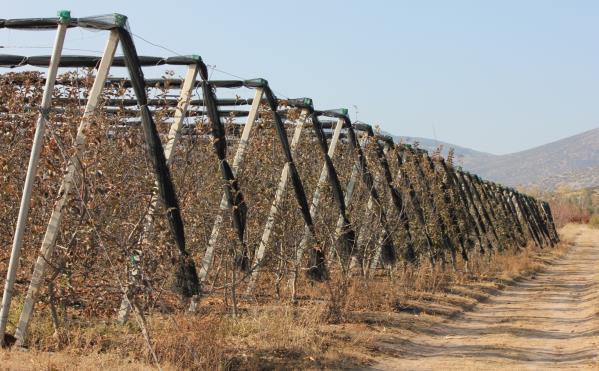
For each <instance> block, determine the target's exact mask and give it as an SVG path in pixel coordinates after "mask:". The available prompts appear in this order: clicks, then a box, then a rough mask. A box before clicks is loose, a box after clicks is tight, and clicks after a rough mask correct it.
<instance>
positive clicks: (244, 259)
mask: <svg viewBox="0 0 599 371" xmlns="http://www.w3.org/2000/svg"><path fill="white" fill-rule="evenodd" d="M0 25H1V26H2V27H6V28H17V29H23V28H27V29H39V28H43V29H54V28H55V29H56V30H57V35H56V41H55V44H54V49H53V53H52V55H51V56H50V57H25V56H7V55H4V56H0V66H5V67H11V66H24V65H31V66H39V67H47V72H46V77H45V79H44V83H45V86H44V90H43V98H42V100H41V105H40V106H39V115H38V119H37V124H36V132H35V135H34V141H33V146H32V150H31V155H30V160H29V166H28V168H27V172H26V176H25V182H24V190H23V193H22V198H21V204H20V208H19V213H18V217H17V223H16V228H15V232H14V235H13V244H12V250H11V257H10V264H9V267H8V271H7V279H6V282H5V288H4V294H3V298H2V308H1V311H0V334H1V333H4V331H5V328H6V324H7V318H8V312H9V310H10V305H11V299H12V294H13V290H14V283H15V278H16V272H17V266H18V262H19V258H20V256H21V246H22V244H23V237H24V234H25V228H26V221H27V214H28V211H29V209H30V200H31V194H32V189H33V183H34V179H35V174H36V171H37V168H38V162H39V158H40V152H41V148H42V146H43V138H44V129H45V125H46V122H47V121H48V120H49V117H50V116H49V115H50V113H52V112H53V113H61V112H67V111H68V109H69V107H73V106H75V107H80V106H85V108H84V109H83V114H82V116H81V121H80V123H79V127H78V130H77V135H76V137H75V139H74V147H75V148H74V151H73V154H72V155H70V156H69V157H68V158H66V159H65V163H64V164H63V166H64V167H65V169H66V170H65V172H64V176H63V178H62V182H61V185H60V189H59V191H58V195H57V197H56V198H55V204H54V206H53V209H52V212H51V216H50V222H49V223H48V225H47V227H46V231H45V234H44V238H43V241H42V247H41V252H40V255H39V257H38V259H37V261H36V263H35V266H34V270H33V275H32V278H31V282H30V284H29V290H28V292H27V294H26V297H25V302H24V306H23V310H22V312H21V316H20V320H19V323H18V325H17V326H16V337H17V339H18V343H19V344H20V345H23V344H25V342H26V335H27V328H28V325H29V323H30V320H31V316H32V313H33V309H34V304H35V303H36V301H37V300H38V296H39V290H40V288H41V286H42V282H43V280H44V277H45V272H46V270H47V267H48V264H51V262H52V259H53V255H54V253H55V247H56V241H57V238H58V234H59V232H60V230H61V227H60V225H61V221H62V219H63V214H64V212H65V207H66V205H67V203H68V202H69V196H70V195H71V194H72V193H73V190H74V187H76V183H77V177H82V176H83V173H85V166H84V165H83V163H84V157H85V146H86V142H87V133H88V130H90V129H91V128H93V127H94V125H96V123H95V122H96V121H99V119H98V118H97V117H112V116H116V117H117V119H116V120H117V121H116V122H117V124H115V125H113V126H111V129H110V130H111V131H110V133H111V134H110V135H112V136H118V133H117V132H118V131H119V130H124V131H127V130H132V128H135V127H136V126H139V125H141V128H142V129H143V133H144V140H145V148H146V152H147V155H148V156H147V158H148V159H149V160H150V163H151V168H152V169H153V174H154V181H153V187H150V189H149V190H148V199H147V201H148V203H147V206H146V207H145V209H144V212H143V215H142V216H143V218H142V219H141V220H140V223H138V224H140V227H139V228H137V226H136V227H135V228H134V229H133V230H132V231H131V234H134V233H135V234H136V236H137V237H136V238H137V242H136V243H135V244H134V245H135V246H138V248H139V249H141V250H144V251H151V250H152V246H153V243H154V241H156V238H157V237H156V235H157V234H158V233H156V232H155V229H156V228H158V230H159V231H162V230H163V229H164V228H163V227H164V226H162V225H161V224H160V219H161V218H158V217H157V216H159V215H160V214H161V213H164V214H165V215H166V220H167V221H168V230H169V232H170V235H171V243H173V244H174V246H175V247H176V248H177V251H178V253H177V257H176V259H175V260H176V264H175V266H176V268H175V272H174V281H175V285H174V288H175V289H176V291H177V292H178V293H179V294H181V295H182V296H183V297H184V298H191V299H192V301H191V304H192V307H193V306H195V305H196V302H197V300H198V298H200V296H201V295H202V294H207V293H208V290H207V288H206V287H208V286H210V287H211V290H214V289H215V287H216V286H217V285H215V282H216V281H218V280H219V269H220V266H218V267H217V268H216V269H214V262H215V261H216V260H217V258H218V259H219V261H220V262H225V263H226V262H227V261H229V262H230V263H231V265H232V266H236V267H237V268H238V269H240V270H241V274H240V275H239V276H237V273H236V269H232V270H231V271H232V275H233V276H232V279H231V280H230V281H228V279H227V278H226V277H225V278H224V281H223V282H222V285H221V286H222V287H225V288H227V289H230V290H231V291H232V295H233V298H234V299H233V300H236V294H235V290H236V289H237V288H239V287H241V286H245V294H246V296H247V297H249V296H255V295H258V293H259V292H260V290H261V286H260V282H261V281H264V280H263V278H262V277H263V276H264V274H265V273H269V274H270V273H272V274H275V275H276V276H277V282H278V281H280V279H281V278H282V277H283V276H286V277H287V279H288V281H289V286H290V288H291V289H290V292H291V297H292V298H293V299H294V300H297V290H298V287H297V285H298V279H299V278H300V274H299V272H300V270H305V272H306V273H307V275H306V276H307V277H308V278H309V279H311V280H314V281H317V282H319V281H324V280H327V279H328V278H329V277H330V275H331V274H341V275H346V276H347V275H351V274H354V273H355V272H356V271H358V272H359V273H361V274H363V275H365V276H373V275H376V272H377V270H378V268H391V269H392V267H393V266H394V265H395V264H396V263H397V262H401V263H402V264H403V265H404V266H406V265H409V264H420V262H421V261H423V260H424V261H429V262H430V264H431V265H435V264H438V263H441V264H445V263H446V260H447V259H448V258H449V259H450V262H451V264H452V267H453V268H454V269H457V266H458V264H457V263H458V260H459V259H461V260H462V261H463V262H464V264H465V265H466V267H467V262H468V260H469V256H471V255H472V254H490V253H500V252H501V251H503V250H506V249H508V248H514V249H520V248H525V247H526V246H527V245H528V243H529V242H531V241H532V242H533V243H534V244H536V245H538V246H540V247H544V246H554V245H555V244H556V243H558V242H559V237H558V234H557V231H556V228H555V225H554V223H553V219H552V216H551V210H550V207H549V205H548V204H547V203H546V202H542V201H538V200H536V199H534V198H532V197H530V196H527V195H524V194H521V193H519V192H517V191H515V190H514V189H511V188H506V187H503V186H501V185H499V184H496V183H493V182H489V181H483V180H481V179H480V178H479V177H477V176H475V175H472V174H469V173H467V172H464V171H462V170H460V169H458V168H456V167H455V165H454V164H453V162H452V161H451V160H452V159H451V158H449V159H448V160H447V161H446V160H445V159H444V158H442V157H441V156H440V153H434V154H433V155H432V156H431V155H429V154H428V153H427V152H426V151H423V150H421V149H419V148H417V147H414V146H410V145H407V144H402V143H394V142H393V140H392V139H391V138H390V137H386V136H382V135H379V134H377V133H376V131H375V130H374V129H373V128H372V127H371V126H369V125H367V124H364V123H360V122H356V123H352V121H351V120H350V118H349V116H348V114H347V110H345V109H340V110H317V109H315V108H314V104H313V102H312V100H311V99H309V98H300V99H285V100H281V99H278V98H277V97H276V96H275V94H274V93H273V91H272V89H271V87H270V85H269V83H268V82H267V81H266V80H264V79H253V80H245V81H242V80H227V81H222V80H209V79H208V71H207V68H206V65H205V64H204V63H203V62H202V59H201V58H200V57H197V56H189V57H171V58H160V57H139V56H138V55H137V52H136V50H135V46H134V44H133V41H132V38H131V34H130V32H129V30H128V28H127V24H126V17H124V16H122V15H112V16H108V17H100V18H98V17H94V18H71V17H70V14H69V13H68V12H61V13H59V17H58V18H52V19H25V20H4V21H0ZM71 27H86V28H93V29H100V30H106V31H107V33H108V41H107V44H106V47H105V50H104V53H103V55H102V56H101V57H89V56H88V57H83V56H65V55H62V45H63V43H64V39H65V35H66V32H67V29H68V28H71ZM119 42H120V43H121V45H122V50H123V57H115V52H116V49H117V45H118V43H119ZM156 65H183V66H187V71H186V74H185V77H184V78H183V79H175V78H161V79H147V80H146V79H144V74H143V71H142V67H143V66H156ZM111 66H115V67H127V71H128V73H129V78H114V77H109V76H108V73H109V70H110V68H111ZM60 67H90V68H95V70H96V73H95V76H94V80H93V85H92V86H91V88H90V90H89V92H88V93H89V94H88V95H87V96H83V97H81V96H77V97H75V98H73V97H58V98H56V99H55V103H57V106H53V105H52V103H53V101H52V96H53V94H54V93H55V84H57V85H56V86H58V87H60V86H63V87H64V86H68V85H69V84H70V85H71V86H72V85H74V84H78V83H80V82H81V80H80V79H79V77H78V76H77V77H76V78H75V79H70V80H68V81H63V82H61V81H60V80H57V72H58V69H59V68H60ZM198 76H199V78H198ZM14 83H15V84H19V81H18V79H15V80H14ZM111 84H113V85H114V84H116V85H118V86H119V87H120V88H121V89H128V91H131V97H129V96H123V95H121V96H117V95H115V94H106V91H105V89H106V88H107V87H108V86H111ZM152 89H162V92H163V95H164V96H163V97H161V98H151V97H148V93H149V91H151V90H152ZM223 89H227V90H230V89H243V90H244V92H245V91H247V90H248V89H249V90H251V91H253V96H252V97H248V98H243V97H240V96H238V97H236V98H234V99H218V98H217V95H218V94H219V92H220V91H221V90H223ZM174 91H176V92H177V95H178V97H177V98H170V95H172V94H167V93H166V92H174ZM200 92H201V97H200V96H198V97H194V95H198V94H200ZM34 103H35V101H34V100H32V105H31V107H30V109H31V110H35V109H37V108H36V107H35V104H34ZM242 107H247V109H248V110H247V111H244V110H242ZM4 111H8V112H7V114H9V115H10V110H4ZM111 115H112V116H111ZM161 115H165V116H166V117H167V119H165V120H162V119H159V118H160V117H162V116H161ZM7 117H9V116H7ZM135 118H138V119H135ZM156 122H158V123H159V124H160V123H162V124H163V125H162V127H166V128H167V129H166V132H161V130H160V125H158V126H157V125H156ZM204 130H206V132H204ZM110 135H109V136H110ZM161 136H162V139H161ZM289 136H291V140H289ZM198 138H199V139H198ZM204 139H205V140H206V141H207V143H209V144H210V146H212V150H211V153H212V160H211V161H213V165H214V166H215V167H217V168H218V172H219V173H220V177H219V178H220V180H219V182H218V185H219V186H220V187H222V190H223V191H222V193H221V191H220V189H221V188H217V189H218V190H217V191H216V193H215V192H214V189H211V190H210V192H211V193H210V194H213V195H214V196H215V197H216V198H215V199H214V200H213V199H212V198H211V197H208V196H207V195H206V194H202V193H201V192H196V194H194V196H195V197H193V198H190V197H186V198H185V200H186V201H185V202H184V203H181V202H180V200H179V197H178V194H181V193H185V191H186V189H181V186H179V188H178V192H177V191H176V190H175V181H174V180H173V179H175V180H178V181H179V182H180V184H182V185H183V186H184V185H185V184H187V183H185V181H186V179H187V178H185V177H184V176H183V175H181V173H183V174H185V173H186V169H188V168H189V166H191V165H185V164H184V165H183V166H181V165H179V163H182V162H183V163H185V162H186V163H191V162H192V161H191V160H185V158H184V157H182V156H181V155H180V154H178V152H177V151H178V149H179V148H183V147H186V146H188V147H189V150H188V151H187V158H192V157H193V156H199V158H201V159H204V157H203V155H201V156H200V154H199V153H198V152H197V150H196V149H195V147H194V146H195V143H196V142H197V140H204ZM268 140H270V142H268V143H272V144H273V145H272V156H271V158H270V159H265V158H264V157H260V158H258V157H259V156H258V154H260V151H266V150H271V149H270V147H268V148H266V147H259V146H258V147H255V146H256V143H261V144H260V145H263V146H265V145H266V144H265V143H267V141H268ZM261 141H262V142H261ZM275 143H276V146H275V145H274V144H275ZM139 144H141V143H139ZM314 146H315V147H317V148H316V149H314ZM275 147H276V148H278V150H277V151H275V150H274V148H275ZM306 147H307V148H306ZM214 154H215V155H216V156H214ZM252 155H253V156H254V158H253V157H252ZM231 157H232V159H231ZM206 158H207V157H206ZM268 161H271V162H268ZM211 163H212V162H211ZM196 165H199V164H196ZM250 165H251V166H250ZM262 165H264V166H262ZM210 166H212V165H210ZM251 169H259V171H260V173H257V174H254V175H255V176H256V177H262V176H263V177H264V178H265V181H267V182H268V184H271V185H272V187H271V188H270V189H269V191H268V192H267V196H266V197H260V194H261V193H260V191H262V189H261V187H260V186H256V185H255V182H253V181H254V180H255V179H251V178H249V177H248V175H247V173H246V172H247V171H251ZM195 170H197V169H194V171H193V173H194V176H197V177H200V178H201V179H202V180H203V181H205V182H208V179H209V174H201V173H199V174H198V173H196V171H195ZM302 173H304V175H302ZM78 174H79V175H78ZM210 179H212V178H210ZM289 180H291V188H289V187H288V182H289ZM80 181H82V182H85V179H83V180H80ZM210 181H212V180H210ZM199 183H202V182H199ZM211 184H212V183H211ZM252 184H254V185H253V186H252ZM201 187H202V186H201V185H199V186H198V185H197V184H196V188H194V189H200V188H201ZM272 190H274V193H273V192H272ZM291 191H292V194H290V192H291ZM310 196H311V197H310ZM309 197H310V200H311V201H309ZM204 201H206V202H208V201H214V202H213V204H211V205H210V206H209V208H210V209H211V210H213V211H214V212H213V215H209V216H206V215H197V214H195V213H192V214H191V215H189V214H187V220H193V222H187V223H186V222H184V219H183V214H184V213H185V212H186V210H189V209H191V210H195V206H196V205H197V204H199V203H202V202H204ZM290 202H291V203H290ZM293 204H295V206H291V205H293ZM260 205H262V206H260ZM266 205H269V207H268V206H266ZM298 209H299V210H298ZM298 211H299V212H298ZM250 214H251V215H250ZM228 220H230V222H231V223H232V228H230V227H228V226H227V223H226V222H227V221H228ZM287 223H288V224H289V231H283V232H281V231H278V232H277V229H278V228H279V227H280V226H281V225H283V224H287ZM76 228H78V227H76ZM185 229H187V230H188V231H189V230H190V229H191V230H193V231H194V232H195V233H194V234H201V235H203V236H205V239H204V242H205V245H204V247H202V248H199V247H198V246H197V243H196V242H194V243H193V244H192V245H193V247H190V244H189V243H188V239H186V232H185ZM279 229H280V228H279ZM187 235H189V233H188V234H187ZM192 236H193V237H192V238H195V235H192ZM127 240H129V239H127ZM194 241H195V240H194ZM275 244H279V245H280V249H279V253H278V254H279V255H278V259H275V260H276V261H277V264H273V259H272V258H273V256H276V254H275V251H273V246H274V245H275ZM290 246H292V247H293V248H291V247H290ZM306 252H309V257H308V260H307V261H306V257H305V253H306ZM130 255H131V256H130V258H131V264H130V265H132V266H134V268H135V269H138V267H139V265H140V263H139V259H142V257H140V256H139V255H138V254H132V253H130ZM142 255H143V254H142ZM194 261H196V262H197V263H198V266H199V270H198V272H196V264H195V263H194ZM111 264H112V263H111ZM219 264H220V263H219ZM358 266H359V267H360V269H357V268H358ZM302 267H304V268H302ZM209 278H211V279H212V285H209V282H208V281H209ZM221 280H222V279H221ZM119 285H120V293H121V295H122V302H121V305H120V310H119V319H120V320H121V322H124V321H125V320H126V318H127V314H128V311H129V310H130V308H131V306H132V305H135V302H134V300H133V299H132V298H133V297H135V296H136V295H137V293H136V292H135V291H134V290H133V291H132V290H129V289H128V288H127V287H126V285H122V284H120V283H119ZM277 287H278V286H277ZM277 293H278V288H277Z"/></svg>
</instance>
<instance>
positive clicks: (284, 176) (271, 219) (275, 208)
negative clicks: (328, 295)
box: [246, 109, 308, 295]
mask: <svg viewBox="0 0 599 371" xmlns="http://www.w3.org/2000/svg"><path fill="white" fill-rule="evenodd" d="M307 116H308V111H307V110H306V109H303V110H302V112H301V113H300V117H299V119H298V120H297V121H296V122H295V125H296V127H295V131H294V132H293V138H292V139H291V154H292V155H295V152H296V149H297V145H298V144H299V141H300V137H301V135H302V130H303V128H304V125H305V123H306V118H307ZM289 167H290V163H289V162H286V163H285V166H283V170H281V177H280V178H279V185H278V186H277V191H276V193H275V199H274V200H273V201H272V205H271V206H270V212H269V214H268V219H266V226H265V227H264V231H263V232H262V238H261V239H260V245H259V246H258V250H257V251H256V261H255V263H254V266H255V268H254V270H253V271H252V275H251V277H250V280H249V282H248V285H247V288H246V294H248V295H249V294H250V293H251V292H252V291H253V289H254V287H255V286H256V280H257V279H258V275H259V274H260V266H261V264H262V260H263V259H264V254H265V253H266V248H267V246H268V244H269V243H270V234H271V233H272V228H273V227H274V224H275V217H276V216H277V213H278V212H279V204H280V203H281V201H282V200H283V193H284V192H285V189H286V188H287V181H288V180H289ZM306 228H308V226H306Z"/></svg>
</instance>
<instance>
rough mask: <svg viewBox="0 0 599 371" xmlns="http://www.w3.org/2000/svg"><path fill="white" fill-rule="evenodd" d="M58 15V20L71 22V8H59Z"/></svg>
mask: <svg viewBox="0 0 599 371" xmlns="http://www.w3.org/2000/svg"><path fill="white" fill-rule="evenodd" d="M56 15H58V21H59V22H60V23H69V21H70V20H71V11H70V10H59V11H58V12H57V14H56Z"/></svg>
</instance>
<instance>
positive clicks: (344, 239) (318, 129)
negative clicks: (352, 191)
mask: <svg viewBox="0 0 599 371" xmlns="http://www.w3.org/2000/svg"><path fill="white" fill-rule="evenodd" d="M312 127H313V129H314V133H315V135H316V138H317V141H318V145H319V147H320V150H321V152H322V154H323V157H324V161H325V166H326V169H327V179H328V181H329V185H330V186H331V191H332V194H333V198H334V200H335V203H336V204H337V208H338V209H339V214H340V216H341V218H342V222H343V225H342V227H341V234H340V236H339V237H338V244H339V249H338V251H339V253H340V254H342V256H343V257H344V258H347V257H348V256H349V255H350V254H351V252H352V251H353V249H354V244H355V240H356V234H355V232H354V229H353V228H352V226H351V222H350V219H349V215H348V213H347V207H346V205H345V200H344V195H343V189H342V188H341V183H340V181H339V176H338V175H337V171H336V169H335V165H334V164H333V160H332V159H331V157H330V156H329V154H328V146H327V139H326V137H325V134H324V131H323V130H322V125H321V124H320V121H319V120H318V115H317V114H316V113H315V112H313V113H312Z"/></svg>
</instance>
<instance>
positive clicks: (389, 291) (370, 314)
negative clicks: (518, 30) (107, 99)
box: [0, 225, 579, 370]
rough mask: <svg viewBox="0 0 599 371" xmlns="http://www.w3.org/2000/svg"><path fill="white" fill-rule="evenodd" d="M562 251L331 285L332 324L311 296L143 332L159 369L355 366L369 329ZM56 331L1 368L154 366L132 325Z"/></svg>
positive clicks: (370, 351)
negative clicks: (338, 315)
mask: <svg viewBox="0 0 599 371" xmlns="http://www.w3.org/2000/svg"><path fill="white" fill-rule="evenodd" d="M578 231H579V229H578V227H577V226H575V225H568V226H566V227H564V228H563V229H562V230H561V233H562V236H563V237H562V238H563V239H564V240H565V241H570V240H572V239H573V238H574V236H575V235H576V234H577V233H578ZM568 246H569V245H568V243H562V244H560V246H558V247H557V248H554V249H544V250H539V249H536V248H533V247H531V248H529V249H526V250H521V251H513V252H509V251H506V252H504V253H503V254H494V255H491V256H487V255H477V256H473V257H472V259H471V260H470V262H469V264H468V265H469V269H468V272H467V273H466V272H464V269H465V266H464V265H463V264H461V265H459V266H458V271H457V272H454V271H453V270H452V269H451V268H450V267H449V266H447V267H446V268H445V269H442V268H440V267H437V268H435V269H434V270H431V269H430V266H428V265H421V266H418V267H415V268H409V269H405V270H402V269H399V270H397V271H395V272H392V274H389V273H388V272H385V273H383V272H381V273H380V274H378V275H377V276H376V277H373V278H372V279H364V278H362V277H359V276H354V277H352V278H351V279H350V280H349V281H348V282H346V283H347V288H346V289H345V291H344V292H345V296H343V297H340V296H337V297H335V295H339V290H340V286H338V285H340V284H341V282H340V281H339V280H338V277H337V278H335V277H333V278H334V279H333V280H332V281H331V284H330V285H331V286H330V293H331V295H333V299H334V300H337V301H338V303H337V304H336V305H337V306H339V310H340V311H341V313H343V316H342V318H338V319H337V320H338V322H340V323H338V324H330V321H329V320H330V316H329V315H330V313H329V311H330V307H331V303H330V301H331V298H329V300H321V299H318V300H315V299H309V298H310V295H309V294H310V293H309V292H308V293H307V294H308V295H307V296H306V299H304V300H301V301H300V302H299V303H297V304H292V303H290V302H285V301H279V302H270V303H268V304H262V305H257V304H255V303H250V302H248V303H245V305H242V306H241V308H240V313H241V315H240V317H239V318H232V317H231V316H230V315H229V314H228V310H227V308H226V307H225V306H223V303H222V302H219V301H217V300H213V301H210V300H207V301H205V304H204V307H202V308H201V310H200V313H199V314H196V315H191V314H179V315H168V314H164V315H162V314H152V315H150V316H149V317H148V318H147V323H148V327H149V328H150V331H151V333H150V335H151V340H152V348H153V350H154V351H155V353H156V355H157V357H158V360H159V362H160V365H161V367H162V368H164V369H221V370H227V369H251V370H252V369H264V368H269V369H289V368H294V369H299V368H342V367H345V368H349V367H359V366H361V365H362V366H363V365H365V364H367V363H369V362H370V360H371V359H372V356H373V355H374V354H376V347H375V345H374V337H373V332H372V331H373V328H372V325H373V324H376V325H375V328H374V331H376V332H380V331H391V332H393V331H403V330H401V329H402V328H403V329H405V328H407V327H413V326H429V325H430V321H435V320H434V318H437V317H439V318H444V317H447V316H454V315H456V314H459V313H461V312H463V311H464V310H468V309H470V308H472V307H473V306H474V305H476V303H478V302H479V301H481V300H485V299H486V298H488V297H489V296H490V295H492V293H493V291H496V290H498V289H500V288H501V287H503V286H504V285H505V284H509V282H510V281H512V282H513V280H515V279H518V278H519V277H522V276H527V275H530V274H533V273H535V272H538V271H540V270H542V269H543V267H544V264H545V263H546V262H548V261H550V260H553V259H555V258H556V257H558V256H560V255H562V254H564V253H565V252H566V251H567V248H568ZM314 290H315V291H317V290H319V289H318V288H314ZM319 293H320V295H321V294H322V292H320V291H319ZM312 297H313V298H314V297H315V296H312ZM414 314H416V315H417V316H414ZM419 314H422V315H424V316H422V315H421V316H418V315H419ZM397 315H400V316H408V317H407V318H408V320H407V321H403V322H402V321H400V322H399V325H397V324H396V326H398V327H397V328H393V327H392V326H391V327H389V323H394V322H393V321H394V320H396V319H397V317H396V316H397ZM427 315H433V317H430V316H429V317H427ZM394 316H395V317H394ZM373 319H374V322H373ZM364 326H366V327H364ZM381 328H382V329H383V330H381ZM53 332H54V330H53V328H52V323H51V321H50V316H49V312H48V310H47V308H43V309H42V310H41V311H40V315H39V316H38V318H37V319H36V321H34V323H33V325H32V329H31V334H32V336H31V341H32V348H34V350H32V351H30V352H28V353H22V352H18V351H10V352H7V351H4V352H3V353H0V354H1V356H0V357H2V359H3V365H7V367H11V368H14V369H49V370H54V369H57V370H58V369H69V368H72V367H76V368H78V369H93V368H98V367H102V368H109V369H145V368H150V367H151V365H152V357H151V354H150V353H149V351H148V349H149V348H148V346H147V344H146V343H145V341H144V338H143V337H142V336H141V335H140V330H139V328H138V326H137V325H136V324H135V322H130V323H129V324H128V325H126V326H118V325H116V324H114V323H113V322H112V321H108V322H103V321H97V322H95V323H90V322H89V321H88V320H86V321H85V322H82V323H78V322H77V321H76V319H75V320H73V321H70V327H69V329H68V334H69V336H68V337H62V338H61V339H62V342H61V343H59V341H58V337H57V336H56V335H54V336H52V333H53ZM65 336H66V331H65ZM44 350H46V351H57V350H60V352H56V353H54V352H52V353H51V352H44Z"/></svg>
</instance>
